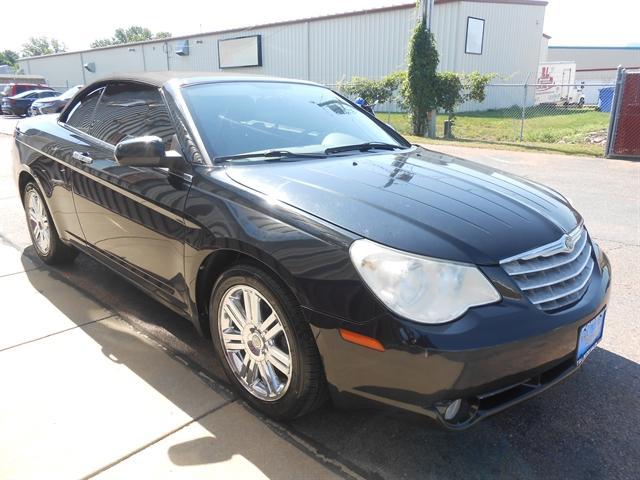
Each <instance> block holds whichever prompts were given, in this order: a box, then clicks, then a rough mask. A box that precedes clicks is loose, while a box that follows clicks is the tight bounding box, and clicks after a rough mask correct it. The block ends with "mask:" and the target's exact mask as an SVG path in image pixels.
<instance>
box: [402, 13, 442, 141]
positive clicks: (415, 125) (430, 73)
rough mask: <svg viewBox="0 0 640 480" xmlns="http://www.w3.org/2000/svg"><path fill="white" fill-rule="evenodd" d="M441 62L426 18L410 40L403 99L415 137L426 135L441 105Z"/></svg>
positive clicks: (417, 26) (416, 28)
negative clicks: (439, 82)
mask: <svg viewBox="0 0 640 480" xmlns="http://www.w3.org/2000/svg"><path fill="white" fill-rule="evenodd" d="M438 61H439V58H438V50H437V49H436V44H435V41H434V39H433V35H432V34H431V32H430V31H429V30H428V29H427V21H426V18H423V19H422V20H421V21H420V23H419V24H418V25H416V27H415V29H414V31H413V35H412V36H411V40H410V41H409V58H408V69H407V80H406V81H405V82H404V84H403V86H402V96H403V98H404V103H405V106H406V107H407V108H408V110H409V114H410V117H411V126H412V130H413V134H414V135H420V136H424V134H425V133H426V131H427V125H428V116H429V112H431V111H432V110H434V109H435V108H436V107H437V106H438V89H437V75H436V69H437V68H438Z"/></svg>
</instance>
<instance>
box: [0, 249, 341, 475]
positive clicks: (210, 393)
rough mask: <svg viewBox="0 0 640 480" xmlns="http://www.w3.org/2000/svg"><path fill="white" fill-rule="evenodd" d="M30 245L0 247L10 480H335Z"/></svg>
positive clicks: (0, 463) (1, 471) (0, 467)
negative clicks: (42, 258)
mask: <svg viewBox="0 0 640 480" xmlns="http://www.w3.org/2000/svg"><path fill="white" fill-rule="evenodd" d="M31 248H32V247H27V254H25V253H24V252H21V251H19V250H18V249H16V248H15V247H13V246H9V245H7V244H6V243H1V244H0V292H2V308H3V315H2V321H0V378H1V379H2V387H1V391H0V392H1V393H0V432H1V435H0V478H2V479H44V478H46V479H58V478H60V479H70V478H84V477H90V476H93V475H96V474H97V475H99V476H104V477H108V478H160V477H162V478H164V477H167V476H171V477H174V476H176V477H180V478H205V477H210V478H214V477H215V478H283V479H284V478H332V477H334V476H335V474H334V473H333V472H332V471H330V470H328V469H327V468H326V467H325V466H324V465H323V464H321V463H319V462H318V461H316V460H315V459H314V458H312V457H311V456H310V455H308V454H307V453H306V452H303V451H301V450H300V449H298V448H297V447H296V446H294V445H293V444H292V443H290V442H288V441H287V440H286V439H285V438H283V437H281V436H280V435H278V434H277V433H276V431H275V430H273V429H271V428H269V426H268V425H269V424H268V423H265V422H263V421H261V419H259V418H258V417H257V416H256V415H255V414H253V413H251V412H250V411H249V410H247V409H246V408H244V407H243V406H242V405H241V404H240V403H238V402H237V401H235V400H234V398H233V396H231V395H225V394H224V392H223V393H217V392H216V391H214V390H212V389H211V388H209V386H208V385H207V383H206V382H203V381H202V379H201V378H199V377H198V376H197V375H196V374H195V373H194V372H193V371H192V370H190V369H188V368H187V367H186V366H185V365H183V364H181V363H180V362H178V361H176V360H175V359H174V358H172V357H171V356H169V355H168V354H167V353H165V352H164V351H163V349H162V347H161V346H159V345H158V344H156V343H154V342H153V341H152V340H150V339H149V338H148V337H146V335H144V334H142V333H141V332H139V331H137V330H136V329H135V328H134V327H132V326H131V325H130V324H129V323H127V322H126V321H125V320H123V319H122V318H120V317H119V316H118V314H117V313H116V312H115V311H113V310H112V309H110V308H108V307H105V306H103V305H100V304H99V303H97V302H96V301H94V300H93V299H91V298H88V297H87V296H86V295H85V294H84V293H82V292H80V291H79V290H77V289H76V288H74V287H73V286H71V285H69V284H68V283H67V282H65V279H64V277H63V276H62V275H59V274H58V273H57V272H56V271H55V270H51V269H49V268H46V267H45V266H44V265H43V264H41V263H40V262H39V261H38V260H37V259H33V260H32V259H30V258H29V257H30V256H31V253H32V252H31V251H30V249H31ZM145 337H146V338H145Z"/></svg>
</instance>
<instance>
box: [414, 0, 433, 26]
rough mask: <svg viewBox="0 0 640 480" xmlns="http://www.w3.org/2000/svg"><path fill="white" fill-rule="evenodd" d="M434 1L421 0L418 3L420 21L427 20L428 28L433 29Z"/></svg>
mask: <svg viewBox="0 0 640 480" xmlns="http://www.w3.org/2000/svg"><path fill="white" fill-rule="evenodd" d="M433 1H434V0H420V3H419V4H418V13H419V15H418V21H422V20H424V19H425V17H426V20H427V29H429V30H431V17H432V16H433Z"/></svg>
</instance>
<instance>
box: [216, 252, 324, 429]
mask: <svg viewBox="0 0 640 480" xmlns="http://www.w3.org/2000/svg"><path fill="white" fill-rule="evenodd" d="M209 321H210V327H211V336H212V338H213V343H214V348H215V350H216V353H217V354H218V357H219V358H220V361H221V362H222V365H223V367H224V369H225V372H226V374H227V376H228V377H229V380H230V381H231V383H232V384H233V385H234V387H235V389H236V390H237V391H238V393H239V394H240V395H241V396H242V397H243V398H244V399H245V400H246V401H247V402H248V403H250V404H251V405H253V406H254V407H255V408H257V409H258V410H260V411H262V412H264V413H266V414H267V415H269V416H271V417H274V418H277V419H292V418H296V417H299V416H301V415H304V414H305V413H308V412H310V411H312V410H314V409H315V408H317V407H318V406H320V405H321V404H322V402H323V401H324V399H325V392H326V387H325V378H324V372H323V369H322V364H321V360H320V355H319V353H318V350H317V347H316V344H315V341H314V339H313V335H312V333H311V329H310V327H309V325H308V324H307V323H306V322H304V320H303V318H302V312H301V309H300V307H299V305H298V304H297V302H296V300H295V297H293V295H292V294H291V293H290V292H289V291H288V290H287V289H286V288H285V287H284V286H283V285H282V283H281V282H280V281H279V280H278V279H276V278H275V277H274V276H273V275H271V274H270V273H268V272H266V271H263V270H262V269H259V268H256V267H254V266H253V265H244V264H242V265H237V266H234V267H232V268H231V269H230V270H228V271H227V272H225V273H224V274H223V275H222V276H221V277H220V279H219V280H218V281H217V282H216V285H215V287H214V289H213V292H212V295H211V302H210V308H209Z"/></svg>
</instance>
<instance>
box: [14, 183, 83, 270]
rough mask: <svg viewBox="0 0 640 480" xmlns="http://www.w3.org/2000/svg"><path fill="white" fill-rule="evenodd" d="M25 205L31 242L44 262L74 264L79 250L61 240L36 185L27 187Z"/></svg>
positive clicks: (32, 184)
mask: <svg viewBox="0 0 640 480" xmlns="http://www.w3.org/2000/svg"><path fill="white" fill-rule="evenodd" d="M23 204H24V210H25V213H26V216H27V226H28V228H29V235H30V236H31V242H32V243H33V246H34V247H35V250H36V253H37V254H38V256H39V257H40V258H41V259H42V261H43V262H45V263H47V264H50V265H56V264H62V263H69V262H72V261H73V260H74V259H75V258H76V256H77V255H78V250H76V249H75V248H73V247H71V246H69V245H65V244H64V243H63V242H62V240H60V237H59V236H58V232H57V230H56V227H55V225H54V224H53V221H52V220H51V215H50V214H49V209H48V208H47V204H46V203H45V202H44V198H43V197H42V193H40V190H39V189H38V187H37V186H36V184H35V183H33V182H29V183H28V184H27V185H26V187H25V189H24V196H23Z"/></svg>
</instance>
